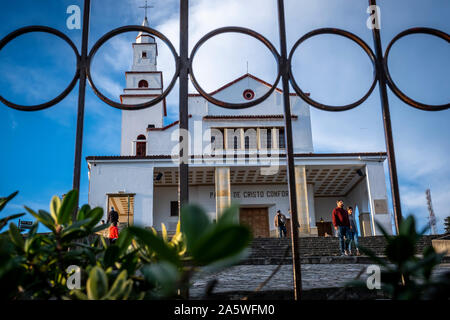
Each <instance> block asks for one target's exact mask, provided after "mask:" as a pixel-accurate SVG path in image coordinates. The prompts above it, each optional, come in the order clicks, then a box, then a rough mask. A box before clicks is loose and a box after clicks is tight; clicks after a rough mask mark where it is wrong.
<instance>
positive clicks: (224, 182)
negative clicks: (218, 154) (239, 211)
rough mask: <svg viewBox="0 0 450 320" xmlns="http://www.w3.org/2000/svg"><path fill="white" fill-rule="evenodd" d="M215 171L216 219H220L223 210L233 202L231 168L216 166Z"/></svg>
mask: <svg viewBox="0 0 450 320" xmlns="http://www.w3.org/2000/svg"><path fill="white" fill-rule="evenodd" d="M215 171H216V174H215V185H216V186H215V188H216V219H218V218H219V216H220V214H221V213H222V211H223V210H224V209H225V208H227V207H229V206H230V204H231V183H230V168H228V167H216V170H215Z"/></svg>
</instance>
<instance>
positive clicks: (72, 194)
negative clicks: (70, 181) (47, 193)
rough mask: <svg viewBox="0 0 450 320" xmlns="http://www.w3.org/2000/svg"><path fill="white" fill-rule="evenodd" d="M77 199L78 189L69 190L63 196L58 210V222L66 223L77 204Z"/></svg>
mask: <svg viewBox="0 0 450 320" xmlns="http://www.w3.org/2000/svg"><path fill="white" fill-rule="evenodd" d="M77 200H78V191H77V190H71V191H69V192H68V193H67V194H66V196H65V197H64V199H63V201H62V204H61V207H60V209H59V212H58V219H57V221H58V223H59V224H68V223H69V221H70V218H71V216H72V213H73V212H74V210H75V206H76V205H77Z"/></svg>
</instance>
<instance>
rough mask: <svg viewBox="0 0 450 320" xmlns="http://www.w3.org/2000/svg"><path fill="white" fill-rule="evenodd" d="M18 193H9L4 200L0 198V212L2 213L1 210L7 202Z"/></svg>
mask: <svg viewBox="0 0 450 320" xmlns="http://www.w3.org/2000/svg"><path fill="white" fill-rule="evenodd" d="M18 193H19V191H16V192H13V193H11V194H10V195H9V196H7V197H5V198H0V211H2V210H3V208H4V207H5V206H6V204H7V203H8V202H9V201H11V199H12V198H14V197H15V196H16V195H17V194H18ZM0 221H1V220H0Z"/></svg>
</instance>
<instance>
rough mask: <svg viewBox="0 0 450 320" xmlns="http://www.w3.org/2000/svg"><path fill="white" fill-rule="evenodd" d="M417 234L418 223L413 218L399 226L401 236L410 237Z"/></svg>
mask: <svg viewBox="0 0 450 320" xmlns="http://www.w3.org/2000/svg"><path fill="white" fill-rule="evenodd" d="M415 234H416V221H415V220H414V217H413V216H408V217H407V218H406V219H404V220H403V221H402V222H401V223H400V226H399V235H404V236H410V235H415Z"/></svg>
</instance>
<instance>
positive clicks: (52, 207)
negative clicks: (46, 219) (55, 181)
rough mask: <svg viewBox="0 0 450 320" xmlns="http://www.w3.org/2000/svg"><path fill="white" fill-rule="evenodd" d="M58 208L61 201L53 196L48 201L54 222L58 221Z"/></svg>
mask: <svg viewBox="0 0 450 320" xmlns="http://www.w3.org/2000/svg"><path fill="white" fill-rule="evenodd" d="M59 208H61V199H59V197H58V196H53V197H52V200H51V201H50V214H51V215H52V218H53V220H54V221H55V222H56V221H58V212H59Z"/></svg>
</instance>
